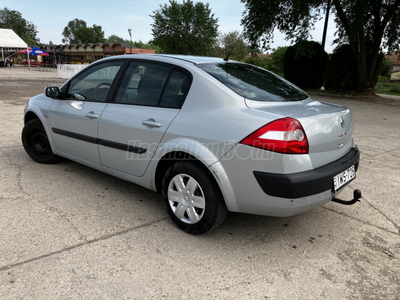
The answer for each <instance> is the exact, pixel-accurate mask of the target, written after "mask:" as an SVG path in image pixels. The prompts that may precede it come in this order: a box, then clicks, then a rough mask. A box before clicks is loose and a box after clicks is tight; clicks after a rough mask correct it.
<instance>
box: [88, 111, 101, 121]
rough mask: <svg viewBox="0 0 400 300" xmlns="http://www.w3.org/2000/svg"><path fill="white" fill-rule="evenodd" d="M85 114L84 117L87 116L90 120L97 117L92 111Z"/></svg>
mask: <svg viewBox="0 0 400 300" xmlns="http://www.w3.org/2000/svg"><path fill="white" fill-rule="evenodd" d="M85 116H86V118H88V119H90V120H94V119H98V118H99V115H97V114H95V113H94V112H93V111H90V112H88V113H87V114H86V115H85Z"/></svg>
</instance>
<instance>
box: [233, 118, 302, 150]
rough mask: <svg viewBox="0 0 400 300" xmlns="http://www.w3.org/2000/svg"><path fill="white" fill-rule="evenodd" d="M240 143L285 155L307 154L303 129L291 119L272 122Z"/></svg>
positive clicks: (297, 122)
mask: <svg viewBox="0 0 400 300" xmlns="http://www.w3.org/2000/svg"><path fill="white" fill-rule="evenodd" d="M241 143H242V144H246V145H249V146H253V147H257V148H261V149H265V150H269V151H274V152H279V153H285V154H307V153H308V141H307V137H306V134H305V132H304V129H303V127H302V126H301V124H300V122H299V121H297V120H296V119H292V118H283V119H279V120H276V121H273V122H271V123H269V124H267V125H265V126H264V127H261V128H260V129H258V130H256V131H255V132H253V133H252V134H250V135H249V136H248V137H246V138H245V139H244V140H242V141H241Z"/></svg>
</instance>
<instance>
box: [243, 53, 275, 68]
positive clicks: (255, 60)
mask: <svg viewBox="0 0 400 300" xmlns="http://www.w3.org/2000/svg"><path fill="white" fill-rule="evenodd" d="M244 62H245V63H247V64H252V65H255V66H257V67H260V68H263V69H267V70H268V69H269V64H270V59H269V58H267V59H263V58H259V57H253V56H251V57H248V58H246V59H245V60H244Z"/></svg>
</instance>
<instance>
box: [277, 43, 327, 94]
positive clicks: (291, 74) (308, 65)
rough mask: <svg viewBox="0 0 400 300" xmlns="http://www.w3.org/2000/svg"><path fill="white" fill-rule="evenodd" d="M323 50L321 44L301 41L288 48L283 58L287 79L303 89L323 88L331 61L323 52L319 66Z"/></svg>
mask: <svg viewBox="0 0 400 300" xmlns="http://www.w3.org/2000/svg"><path fill="white" fill-rule="evenodd" d="M321 50H322V47H321V44H319V43H317V42H313V41H301V42H298V43H297V44H295V45H293V46H290V47H288V49H287V50H286V53H285V55H284V57H283V72H284V76H285V78H286V79H287V80H289V81H291V82H293V83H294V84H296V85H297V86H299V87H300V88H303V89H319V88H321V86H322V83H323V81H324V80H323V79H324V75H325V68H326V65H327V63H328V59H329V57H328V54H327V53H326V52H325V51H323V53H322V60H321V65H320V66H319V62H320V54H321Z"/></svg>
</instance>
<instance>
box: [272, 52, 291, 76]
mask: <svg viewBox="0 0 400 300" xmlns="http://www.w3.org/2000/svg"><path fill="white" fill-rule="evenodd" d="M287 49H288V47H278V48H276V49H272V53H271V59H270V64H269V66H270V67H269V70H270V71H272V72H274V73H276V74H278V75H280V76H283V57H284V56H285V53H286V51H287Z"/></svg>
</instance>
